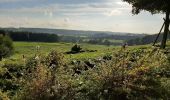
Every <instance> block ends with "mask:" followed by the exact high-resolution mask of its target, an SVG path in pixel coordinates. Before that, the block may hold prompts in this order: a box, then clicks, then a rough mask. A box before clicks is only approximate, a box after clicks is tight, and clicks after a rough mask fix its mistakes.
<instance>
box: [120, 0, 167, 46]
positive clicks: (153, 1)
mask: <svg viewBox="0 0 170 100" xmlns="http://www.w3.org/2000/svg"><path fill="white" fill-rule="evenodd" d="M123 1H125V2H128V3H129V4H131V5H132V13H133V14H138V13H140V11H142V10H146V11H149V12H151V13H152V14H156V13H165V14H166V17H165V19H164V20H165V28H164V33H163V39H162V42H161V48H162V49H164V48H165V46H166V40H167V35H168V32H169V24H170V18H169V16H170V0H123Z"/></svg>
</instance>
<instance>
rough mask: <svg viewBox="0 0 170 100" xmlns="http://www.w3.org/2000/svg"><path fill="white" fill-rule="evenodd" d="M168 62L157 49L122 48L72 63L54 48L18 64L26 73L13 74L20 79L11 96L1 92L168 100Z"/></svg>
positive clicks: (39, 97)
mask: <svg viewBox="0 0 170 100" xmlns="http://www.w3.org/2000/svg"><path fill="white" fill-rule="evenodd" d="M105 58H109V59H105ZM169 63H170V56H169V55H168V54H164V51H162V50H159V49H157V48H153V49H145V48H141V49H133V50H121V51H118V52H115V53H113V54H112V55H111V56H109V55H106V56H105V57H103V58H102V59H93V60H86V61H74V62H72V63H71V62H67V60H65V58H64V56H63V55H62V54H61V53H58V52H56V51H52V52H51V53H50V54H49V55H48V56H46V57H44V56H41V55H39V56H36V57H33V58H30V59H29V60H27V63H26V65H25V66H24V67H19V68H21V69H20V70H21V72H22V73H23V74H21V75H20V76H19V78H15V77H16V76H15V74H13V73H12V72H11V73H10V75H13V78H14V79H16V80H18V81H19V83H18V85H17V86H18V88H17V89H15V90H14V91H15V92H14V94H13V95H12V96H10V95H11V94H8V91H5V90H1V91H3V93H5V94H4V95H6V94H7V95H8V97H10V98H12V99H15V100H62V99H63V100H70V99H75V100H79V99H81V100H96V99H97V100H98V99H102V100H114V99H116V100H120V99H125V100H128V99H130V100H131V99H142V100H143V99H144V100H145V99H146V100H148V99H165V100H167V99H169V98H170V67H169V65H170V64H169ZM7 66H8V67H7ZM9 66H10V65H6V67H3V69H4V70H6V71H2V72H4V74H5V72H9V68H10V67H9ZM91 66H93V67H91ZM15 71H16V70H15ZM15 71H14V72H15ZM16 72H18V71H16ZM2 76H3V75H2ZM1 79H3V80H8V79H4V77H1ZM1 84H5V83H3V82H2V83H1ZM12 84H14V82H13V83H12Z"/></svg>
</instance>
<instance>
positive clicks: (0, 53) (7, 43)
mask: <svg viewBox="0 0 170 100" xmlns="http://www.w3.org/2000/svg"><path fill="white" fill-rule="evenodd" d="M12 51H13V44H12V40H11V39H10V37H8V36H7V35H3V34H0V61H1V60H2V58H3V57H7V56H9V55H10V54H11V53H12Z"/></svg>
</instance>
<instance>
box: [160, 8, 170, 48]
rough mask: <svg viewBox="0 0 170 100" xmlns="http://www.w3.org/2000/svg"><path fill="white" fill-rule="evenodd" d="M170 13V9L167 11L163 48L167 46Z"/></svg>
mask: <svg viewBox="0 0 170 100" xmlns="http://www.w3.org/2000/svg"><path fill="white" fill-rule="evenodd" d="M169 15H170V10H168V11H167V12H166V19H165V28H164V33H163V38H162V42H161V49H165V47H166V40H167V36H168V33H169V23H170V19H169Z"/></svg>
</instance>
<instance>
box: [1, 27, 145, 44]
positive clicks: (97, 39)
mask: <svg viewBox="0 0 170 100" xmlns="http://www.w3.org/2000/svg"><path fill="white" fill-rule="evenodd" d="M0 30H4V31H6V32H7V33H8V34H10V36H11V37H12V38H13V40H16V41H18V40H19V41H21V40H22V41H28V40H29V41H30V40H31V38H30V37H28V35H30V34H32V35H33V36H34V37H37V36H38V35H36V34H41V35H42V36H45V35H43V34H53V36H54V34H55V35H57V36H56V38H55V39H53V40H55V41H56V40H57V41H59V42H73V43H77V42H79V43H90V44H102V45H122V43H123V42H125V41H128V40H132V39H136V38H142V37H144V36H146V34H134V33H133V34H132V33H120V32H107V31H81V30H65V29H46V28H0ZM17 33H19V34H17ZM23 34H24V37H25V38H22V39H20V38H21V37H23V36H22V35H23ZM51 36H52V35H51ZM51 36H50V37H49V39H50V38H51ZM39 37H41V36H40V35H39ZM39 37H37V38H39ZM49 39H45V37H44V38H42V40H41V41H44V40H45V41H46V42H48V40H49ZM35 40H37V39H36V38H34V41H35ZM50 42H51V41H50Z"/></svg>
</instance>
